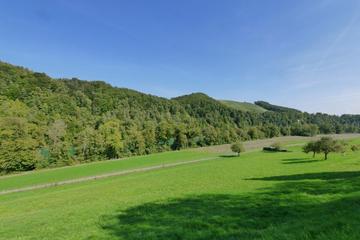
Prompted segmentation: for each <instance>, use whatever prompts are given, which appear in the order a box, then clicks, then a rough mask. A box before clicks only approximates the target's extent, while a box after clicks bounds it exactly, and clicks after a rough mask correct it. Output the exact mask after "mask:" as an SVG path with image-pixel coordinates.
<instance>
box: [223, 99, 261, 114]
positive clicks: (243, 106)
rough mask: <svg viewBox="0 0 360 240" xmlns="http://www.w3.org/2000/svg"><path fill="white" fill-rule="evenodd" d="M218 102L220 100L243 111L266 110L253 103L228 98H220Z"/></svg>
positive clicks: (259, 111)
mask: <svg viewBox="0 0 360 240" xmlns="http://www.w3.org/2000/svg"><path fill="white" fill-rule="evenodd" d="M220 102H222V103H223V104H225V105H226V106H228V107H231V108H234V109H237V110H240V111H245V112H256V113H263V112H266V111H267V110H266V109H265V108H262V107H260V106H258V105H256V104H254V103H249V102H236V101H230V100H221V101H220Z"/></svg>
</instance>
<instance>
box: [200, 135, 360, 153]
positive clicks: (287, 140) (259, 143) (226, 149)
mask: <svg viewBox="0 0 360 240" xmlns="http://www.w3.org/2000/svg"><path fill="white" fill-rule="evenodd" d="M323 136H325V135H318V136H316V137H296V136H288V137H276V138H271V139H261V140H254V141H247V142H244V147H245V149H246V151H251V150H255V149H261V148H263V147H267V146H269V145H271V144H272V143H274V142H279V143H282V144H285V145H286V144H291V143H294V142H299V141H300V142H301V141H304V142H307V141H311V140H317V139H320V138H321V137H323ZM326 136H330V137H333V138H334V139H338V140H347V139H353V138H360V134H334V135H326ZM230 146H231V144H225V145H217V146H210V147H203V148H195V149H194V150H195V151H204V152H211V153H224V154H229V153H231V149H230Z"/></svg>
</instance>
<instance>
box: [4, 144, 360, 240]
mask: <svg viewBox="0 0 360 240" xmlns="http://www.w3.org/2000/svg"><path fill="white" fill-rule="evenodd" d="M349 141H350V142H351V143H353V144H355V143H356V144H360V139H354V140H349ZM288 149H289V150H291V152H287V153H265V152H262V151H251V152H248V153H245V154H243V155H242V156H240V157H233V156H228V155H223V154H220V153H216V154H215V153H209V152H207V151H204V152H200V151H191V150H187V151H177V152H171V153H162V154H154V155H150V156H145V157H134V158H129V159H126V160H120V161H111V162H100V163H92V164H87V165H80V166H75V167H66V168H59V169H53V170H45V171H38V172H34V173H29V174H25V175H19V176H11V177H5V178H0V188H1V189H12V188H18V187H23V186H30V185H34V184H40V183H46V182H51V181H59V180H64V179H69V178H78V177H83V176H90V175H94V174H103V173H106V172H111V171H119V170H123V169H131V168H138V167H144V166H150V165H151V164H154V165H156V164H162V163H164V162H169V163H170V162H176V161H179V162H180V161H187V160H195V159H202V158H207V157H219V158H216V159H214V160H211V161H204V162H199V163H194V164H188V165H181V166H176V167H172V168H166V169H159V170H154V171H148V172H142V173H134V174H129V175H125V176H117V177H109V178H106V179H101V180H97V181H88V182H82V183H77V184H69V185H64V186H58V187H52V188H45V189H39V190H34V191H27V192H20V193H12V194H5V195H0V239H4V240H5V239H6V240H10V239H74V240H75V239H76V240H78V239H130V240H132V239H264V240H270V239H274V240H275V239H277V240H279V239H280V240H281V239H284V240H285V239H286V240H289V239H299V240H300V239H301V240H303V239H318V240H329V239H330V240H332V239H333V240H339V239H354V240H358V239H360V228H359V227H358V226H359V223H360V155H359V153H358V152H351V151H348V152H347V153H346V154H345V155H343V154H330V156H329V160H326V161H325V160H323V156H321V155H318V156H316V158H315V159H313V158H312V156H311V154H308V155H306V154H304V153H302V151H301V146H298V145H296V146H291V147H288Z"/></svg>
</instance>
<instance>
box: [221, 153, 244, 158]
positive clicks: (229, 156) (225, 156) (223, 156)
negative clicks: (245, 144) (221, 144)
mask: <svg viewBox="0 0 360 240" xmlns="http://www.w3.org/2000/svg"><path fill="white" fill-rule="evenodd" d="M219 157H221V158H236V157H240V156H238V155H237V154H236V155H235V154H232V155H220V156H219Z"/></svg>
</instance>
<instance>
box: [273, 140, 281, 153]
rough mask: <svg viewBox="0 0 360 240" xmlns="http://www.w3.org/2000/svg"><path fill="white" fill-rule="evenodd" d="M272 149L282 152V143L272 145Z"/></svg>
mask: <svg viewBox="0 0 360 240" xmlns="http://www.w3.org/2000/svg"><path fill="white" fill-rule="evenodd" d="M271 147H272V148H274V149H275V150H276V151H280V150H282V144H281V143H280V142H274V143H273V144H271Z"/></svg>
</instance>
